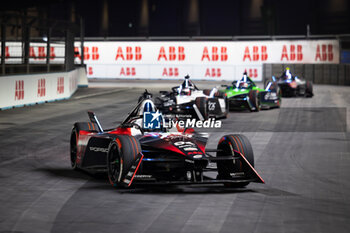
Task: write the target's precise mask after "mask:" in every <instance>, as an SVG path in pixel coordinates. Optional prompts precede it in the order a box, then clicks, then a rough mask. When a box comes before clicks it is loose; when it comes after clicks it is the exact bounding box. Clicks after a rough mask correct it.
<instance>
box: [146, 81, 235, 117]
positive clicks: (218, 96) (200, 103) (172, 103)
mask: <svg viewBox="0 0 350 233" xmlns="http://www.w3.org/2000/svg"><path fill="white" fill-rule="evenodd" d="M189 79H190V77H189V76H188V75H187V76H186V77H185V80H184V81H183V83H182V84H181V85H180V86H176V87H173V88H172V91H170V92H169V91H160V96H159V97H156V98H155V100H154V103H155V105H156V106H157V108H158V109H159V110H160V111H161V112H162V113H163V114H176V115H185V116H186V115H190V116H191V117H193V118H197V119H200V120H203V119H209V118H216V119H220V118H226V117H227V114H228V104H227V98H226V96H225V94H224V93H220V92H219V91H218V90H217V89H216V88H213V89H211V90H209V89H206V90H200V89H198V88H197V86H196V85H195V84H194V83H192V82H191V81H190V80H189ZM144 95H145V94H144Z"/></svg>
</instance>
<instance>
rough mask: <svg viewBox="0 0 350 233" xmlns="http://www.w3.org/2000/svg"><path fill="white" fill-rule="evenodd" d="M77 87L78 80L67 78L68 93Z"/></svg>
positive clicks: (73, 77) (72, 77)
mask: <svg viewBox="0 0 350 233" xmlns="http://www.w3.org/2000/svg"><path fill="white" fill-rule="evenodd" d="M77 86H78V80H77V78H76V77H75V76H71V77H70V78H69V91H70V92H72V91H73V90H75V88H76V87H77Z"/></svg>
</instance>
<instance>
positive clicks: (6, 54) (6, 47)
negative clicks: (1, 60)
mask: <svg viewBox="0 0 350 233" xmlns="http://www.w3.org/2000/svg"><path fill="white" fill-rule="evenodd" d="M0 50H1V49H0ZM0 55H1V51H0ZM9 57H10V51H9V47H8V46H5V58H9Z"/></svg>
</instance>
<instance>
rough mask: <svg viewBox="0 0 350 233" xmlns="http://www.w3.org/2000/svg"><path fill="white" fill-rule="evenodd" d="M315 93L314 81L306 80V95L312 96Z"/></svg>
mask: <svg viewBox="0 0 350 233" xmlns="http://www.w3.org/2000/svg"><path fill="white" fill-rule="evenodd" d="M313 95H314V94H313V87H312V82H310V81H306V84H305V97H307V98H310V97H312V96H313Z"/></svg>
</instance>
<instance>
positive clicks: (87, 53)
mask: <svg viewBox="0 0 350 233" xmlns="http://www.w3.org/2000/svg"><path fill="white" fill-rule="evenodd" d="M79 51H80V50H79V47H74V52H75V53H74V57H77V58H79V59H81V54H80V53H79ZM90 57H91V60H98V59H99V58H100V54H99V53H98V47H95V46H92V47H91V51H90V48H89V47H87V46H84V60H90Z"/></svg>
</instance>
